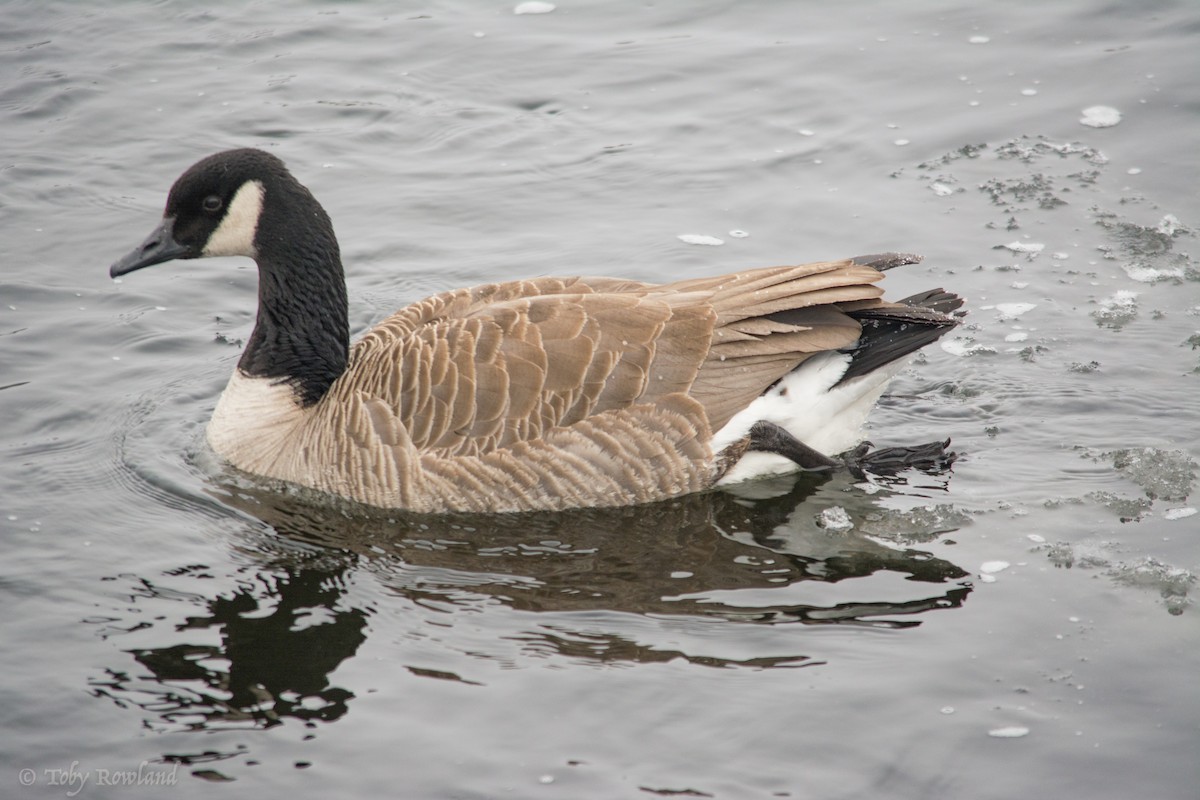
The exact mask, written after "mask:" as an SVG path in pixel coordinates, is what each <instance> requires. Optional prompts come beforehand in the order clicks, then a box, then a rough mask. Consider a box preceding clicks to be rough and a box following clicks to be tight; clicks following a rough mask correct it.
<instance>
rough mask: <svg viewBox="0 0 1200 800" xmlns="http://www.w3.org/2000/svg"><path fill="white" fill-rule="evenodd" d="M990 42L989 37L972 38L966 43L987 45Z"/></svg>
mask: <svg viewBox="0 0 1200 800" xmlns="http://www.w3.org/2000/svg"><path fill="white" fill-rule="evenodd" d="M990 41H991V37H989V36H972V37H971V38H970V39H967V42H969V43H970V44H987V43H988V42H990Z"/></svg>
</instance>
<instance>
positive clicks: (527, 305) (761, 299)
mask: <svg viewBox="0 0 1200 800" xmlns="http://www.w3.org/2000/svg"><path fill="white" fill-rule="evenodd" d="M880 277H881V275H880V273H879V272H878V271H877V270H875V269H872V268H870V267H867V266H861V265H858V264H854V263H852V262H849V261H835V262H819V263H815V264H805V265H800V266H792V267H773V268H767V269H760V270H750V271H746V272H741V273H735V274H732V275H723V276H718V277H713V278H698V279H691V280H685V281H680V282H677V283H674V284H667V285H663V286H655V285H649V284H644V283H638V282H635V281H625V280H619V279H611V278H541V279H536V280H529V281H517V282H512V283H503V284H490V285H486V286H479V287H475V288H473V289H461V290H458V291H453V292H447V293H444V294H440V295H437V296H435V297H431V298H427V299H425V300H422V301H420V302H418V303H415V304H413V305H411V306H409V307H407V308H405V309H403V310H401V311H400V312H398V313H396V314H395V315H393V316H392V317H390V318H388V319H386V320H384V321H383V322H382V323H380V325H378V326H377V327H376V328H374V329H373V330H372V331H371V332H370V333H369V334H367V335H366V336H365V337H364V338H363V339H362V340H361V341H360V342H359V343H358V344H356V345H355V346H354V348H353V351H352V355H351V358H352V362H351V368H350V370H349V372H348V373H347V374H348V375H349V374H353V375H355V376H358V377H357V380H356V381H354V382H353V385H352V386H345V387H341V388H342V390H343V391H347V392H362V393H365V394H366V395H368V396H370V397H372V398H375V399H376V400H378V401H379V403H380V404H381V407H387V408H390V409H393V411H394V414H395V421H394V422H395V424H397V425H400V426H402V427H403V428H404V429H405V431H406V432H407V436H408V438H410V439H411V442H412V444H413V445H414V446H415V447H417V448H418V449H421V450H429V451H432V452H434V453H435V454H441V455H443V456H451V455H482V454H486V453H489V452H493V451H497V450H503V449H506V448H511V447H513V446H514V445H515V444H516V443H518V442H533V441H536V440H539V439H543V438H544V437H546V436H547V435H549V432H550V431H552V430H558V429H563V428H568V427H570V426H573V425H577V424H579V423H581V422H582V421H583V420H586V419H590V418H592V417H595V416H597V415H600V414H605V413H606V412H613V411H620V410H622V409H627V408H630V407H632V406H634V405H639V406H641V407H653V406H654V405H655V404H661V403H664V402H669V401H668V398H671V397H675V396H680V395H687V396H689V397H690V398H692V399H693V400H694V401H696V402H698V404H699V408H701V409H702V410H703V414H704V416H705V417H706V418H707V419H706V420H702V421H699V422H698V424H700V425H702V426H703V423H704V422H707V426H706V427H708V428H709V431H711V430H715V429H716V428H719V427H720V426H721V425H723V424H724V423H725V422H727V421H728V420H729V418H730V417H731V416H732V415H733V414H735V413H736V412H737V411H738V410H740V409H741V408H743V407H744V406H745V405H747V404H748V403H749V402H751V401H752V400H753V399H754V398H755V397H757V396H758V395H759V394H761V393H762V392H763V391H764V390H765V389H766V388H767V387H769V386H770V385H771V384H772V383H774V382H775V381H777V380H778V379H779V378H780V377H782V376H783V375H785V374H786V373H787V372H789V371H791V370H792V369H794V368H795V367H796V366H797V365H798V364H799V363H800V362H801V361H803V360H804V359H805V358H807V357H808V356H809V355H811V354H812V353H816V352H820V351H823V350H828V349H835V348H840V347H845V346H847V345H849V344H851V343H853V342H854V341H855V340H856V339H857V338H858V335H859V331H860V326H859V323H858V322H856V321H855V320H854V319H853V318H851V317H849V316H847V315H846V314H845V313H843V311H842V310H840V308H839V306H841V305H844V306H845V307H846V308H852V309H855V310H859V309H862V308H870V307H873V306H881V305H885V304H883V303H882V302H881V301H879V300H878V299H877V298H878V297H879V295H880V290H879V289H878V288H877V287H876V286H874V283H875V282H876V281H878V280H879V278H880ZM886 305H890V304H886ZM373 416H377V414H373ZM380 424H382V423H379V424H377V426H376V427H377V428H378V427H379V425H380ZM383 429H385V430H387V428H386V426H384V428H383ZM709 431H698V432H697V433H699V434H700V435H701V438H705V437H707V435H708V433H709Z"/></svg>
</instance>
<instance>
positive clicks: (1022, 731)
mask: <svg viewBox="0 0 1200 800" xmlns="http://www.w3.org/2000/svg"><path fill="white" fill-rule="evenodd" d="M1028 735H1029V728H1026V727H1025V726H1024V725H1009V726H1007V727H1004V728H992V729H991V730H990V731H988V736H991V737H992V738H993V739H1020V738H1021V737H1022V736H1028Z"/></svg>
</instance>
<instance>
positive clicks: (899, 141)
mask: <svg viewBox="0 0 1200 800" xmlns="http://www.w3.org/2000/svg"><path fill="white" fill-rule="evenodd" d="M893 144H895V145H896V147H905V146H907V145H908V144H910V142H909V140H908V139H897V140H896V141H895V142H893Z"/></svg>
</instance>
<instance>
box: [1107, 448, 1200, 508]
mask: <svg viewBox="0 0 1200 800" xmlns="http://www.w3.org/2000/svg"><path fill="white" fill-rule="evenodd" d="M1103 457H1104V458H1108V459H1111V460H1112V465H1113V466H1114V467H1115V468H1116V469H1118V470H1120V471H1121V472H1122V473H1123V474H1124V475H1125V477H1127V478H1129V479H1130V480H1131V481H1133V482H1134V483H1136V484H1137V485H1138V486H1140V487H1142V489H1143V490H1144V491H1145V492H1146V496H1147V497H1149V498H1150V499H1152V500H1154V499H1158V498H1162V499H1163V500H1176V501H1180V500H1186V499H1187V497H1188V495H1190V494H1191V493H1192V489H1193V487H1194V486H1195V484H1196V471H1197V469H1198V468H1200V465H1198V464H1197V463H1196V461H1195V460H1194V459H1193V458H1192V457H1191V455H1189V454H1188V453H1186V452H1184V451H1183V450H1160V449H1158V448H1154V447H1144V448H1129V449H1125V450H1114V451H1112V452H1108V453H1104V454H1103Z"/></svg>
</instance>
